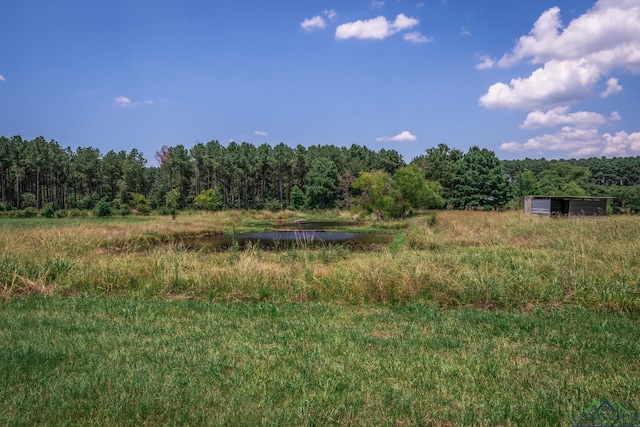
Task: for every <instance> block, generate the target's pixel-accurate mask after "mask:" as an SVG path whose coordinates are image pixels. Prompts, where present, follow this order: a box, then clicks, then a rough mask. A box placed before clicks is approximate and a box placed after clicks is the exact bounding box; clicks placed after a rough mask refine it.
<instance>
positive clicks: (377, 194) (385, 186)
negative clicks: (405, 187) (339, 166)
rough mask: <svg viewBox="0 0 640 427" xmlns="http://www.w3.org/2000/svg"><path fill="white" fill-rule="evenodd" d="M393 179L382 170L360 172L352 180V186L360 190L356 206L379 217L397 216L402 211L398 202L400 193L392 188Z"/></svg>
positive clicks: (402, 208)
mask: <svg viewBox="0 0 640 427" xmlns="http://www.w3.org/2000/svg"><path fill="white" fill-rule="evenodd" d="M392 184H393V181H392V179H391V177H390V176H389V174H388V173H386V172H383V171H375V172H361V173H360V176H359V177H358V179H356V180H355V181H354V182H353V186H352V187H353V188H354V189H355V190H357V191H359V192H360V196H358V198H357V202H358V208H359V209H361V210H364V211H365V212H368V213H375V214H376V215H377V216H378V217H380V218H398V217H400V216H401V215H402V214H403V213H404V207H403V206H402V203H400V197H401V193H400V191H399V190H396V189H394V188H393V185H392Z"/></svg>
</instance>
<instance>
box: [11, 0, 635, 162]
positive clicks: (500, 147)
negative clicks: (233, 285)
mask: <svg viewBox="0 0 640 427" xmlns="http://www.w3.org/2000/svg"><path fill="white" fill-rule="evenodd" d="M0 9H1V10H2V17H3V20H2V21H3V23H2V25H1V26H0V40H1V43H0V135H3V136H13V135H21V136H22V137H23V138H26V139H32V138H35V137H36V136H39V135H42V136H44V137H45V138H46V139H47V140H51V139H54V140H56V141H58V143H60V145H62V146H64V147H66V146H70V147H72V148H73V149H75V148H77V147H79V146H81V147H89V146H90V147H96V148H99V149H100V151H101V152H102V153H103V154H104V153H106V152H108V151H109V150H116V151H119V150H125V151H129V150H131V149H132V148H136V149H138V150H140V151H142V152H143V153H144V156H145V157H146V158H147V160H149V162H150V164H153V163H154V160H153V159H154V153H155V152H156V151H157V150H159V149H160V148H161V147H162V146H163V145H168V146H175V145H178V144H182V145H184V146H185V147H187V148H190V147H192V146H193V145H194V144H195V143H197V142H207V141H209V140H213V139H216V140H219V141H220V142H222V143H223V144H226V143H228V142H229V141H236V142H243V141H246V142H249V143H252V144H254V145H256V146H257V145H260V144H262V143H268V144H271V145H276V144H278V143H280V142H284V143H285V144H287V145H290V146H292V147H295V146H296V145H298V144H301V145H304V146H309V145H312V144H321V145H324V144H334V145H338V146H350V145H351V144H359V145H366V146H367V147H369V148H371V149H375V150H380V149H381V148H385V149H395V150H398V151H399V152H400V153H401V154H402V155H403V156H404V159H405V161H407V162H408V161H410V160H411V159H412V158H413V157H415V156H417V155H420V154H423V153H424V152H425V150H426V149H428V148H430V147H434V146H437V145H438V144H439V143H445V144H447V145H448V146H449V147H452V148H458V149H461V150H463V151H466V150H467V149H468V148H469V147H471V146H473V145H478V146H480V147H482V148H489V149H491V150H493V151H494V152H495V153H496V155H497V156H498V157H499V158H502V159H513V158H524V157H532V158H539V157H545V158H548V159H550V158H571V157H591V156H598V157H599V156H607V157H614V156H636V155H640V101H638V100H639V99H640V96H639V95H640V0H598V1H596V0H554V1H552V0H536V1H531V2H524V1H510V0H483V1H477V0H384V1H383V0H373V1H372V0H362V1H360V0H354V1H351V0H349V1H346V0H342V1H329V0H305V1H285V0H272V1H270V2H264V1H248V0H233V1H232V0H208V1H204V0H203V1H190V0H153V1H151V0H136V1H133V0H110V1H89V0H57V1H50V0H20V1H17V0H11V1H8V2H4V3H3V5H2V6H0Z"/></svg>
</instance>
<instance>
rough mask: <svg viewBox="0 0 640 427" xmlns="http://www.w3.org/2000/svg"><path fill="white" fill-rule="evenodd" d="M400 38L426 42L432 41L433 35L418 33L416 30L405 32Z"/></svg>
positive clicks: (413, 41)
mask: <svg viewBox="0 0 640 427" xmlns="http://www.w3.org/2000/svg"><path fill="white" fill-rule="evenodd" d="M402 38H403V39H404V40H406V41H408V42H411V43H427V42H432V41H433V37H427V36H425V35H423V34H421V33H419V32H418V31H414V32H411V33H406V34H405V35H403V36H402Z"/></svg>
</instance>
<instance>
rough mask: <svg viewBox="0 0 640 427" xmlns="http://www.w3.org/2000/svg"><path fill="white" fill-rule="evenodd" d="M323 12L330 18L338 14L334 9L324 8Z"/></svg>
mask: <svg viewBox="0 0 640 427" xmlns="http://www.w3.org/2000/svg"><path fill="white" fill-rule="evenodd" d="M322 13H324V15H325V16H326V17H327V18H329V19H333V18H335V16H336V15H337V14H336V11H335V10H333V9H328V10H323V11H322Z"/></svg>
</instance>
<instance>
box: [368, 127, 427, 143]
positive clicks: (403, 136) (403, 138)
mask: <svg viewBox="0 0 640 427" xmlns="http://www.w3.org/2000/svg"><path fill="white" fill-rule="evenodd" d="M417 139H418V138H417V137H416V136H415V135H413V134H412V133H411V132H409V131H406V130H405V131H402V132H400V133H399V134H398V135H396V136H382V137H380V138H376V141H378V142H408V141H415V140H417Z"/></svg>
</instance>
